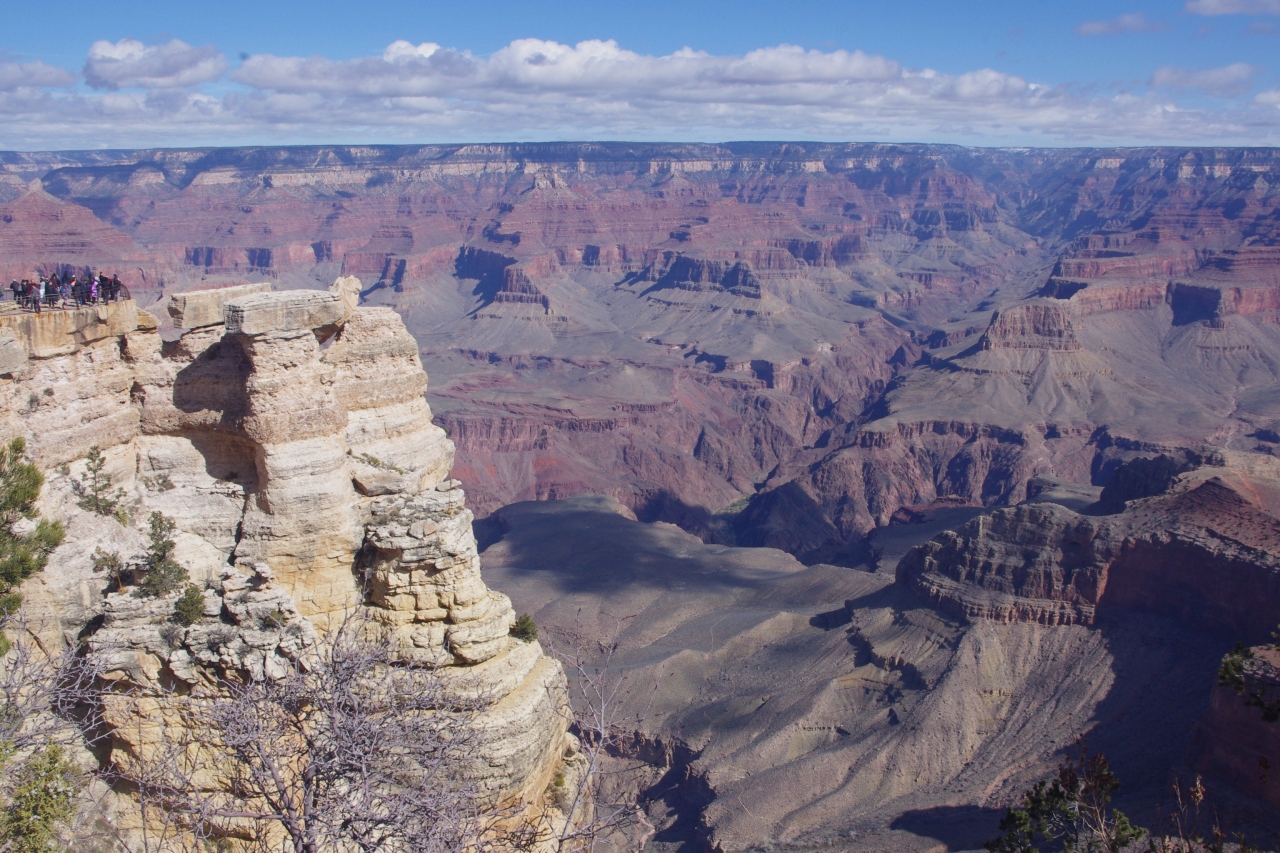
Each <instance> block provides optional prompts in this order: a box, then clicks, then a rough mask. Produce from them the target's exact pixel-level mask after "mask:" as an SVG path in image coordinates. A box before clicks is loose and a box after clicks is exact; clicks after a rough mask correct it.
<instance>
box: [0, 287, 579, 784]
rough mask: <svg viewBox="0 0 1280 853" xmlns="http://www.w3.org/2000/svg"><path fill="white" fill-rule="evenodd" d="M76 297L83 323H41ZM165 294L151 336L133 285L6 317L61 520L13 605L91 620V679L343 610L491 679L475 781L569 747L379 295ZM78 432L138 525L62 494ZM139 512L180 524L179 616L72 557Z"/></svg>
mask: <svg viewBox="0 0 1280 853" xmlns="http://www.w3.org/2000/svg"><path fill="white" fill-rule="evenodd" d="M82 314H83V315H85V316H87V317H90V318H92V319H94V320H95V322H96V323H97V325H84V326H82V327H81V330H80V331H79V332H77V335H78V336H79V337H75V338H74V339H73V340H71V341H69V342H68V343H67V344H66V345H62V344H57V342H56V337H55V336H57V335H66V334H68V333H67V332H66V331H65V330H64V327H65V326H68V324H71V325H75V324H78V323H80V322H81V317H80V315H82ZM172 314H173V316H174V318H175V319H176V320H177V321H178V322H179V323H180V325H181V330H182V334H181V336H180V337H178V338H177V339H176V340H172V341H163V340H162V339H161V337H160V335H159V334H158V332H157V323H156V322H155V319H154V318H152V317H150V316H149V315H146V314H145V313H143V312H137V311H136V309H135V308H134V306H133V304H132V303H130V302H122V303H119V304H114V305H110V306H104V307H99V308H95V309H85V310H82V311H77V312H66V313H61V312H54V313H52V314H48V315H41V316H39V317H30V316H28V317H25V318H23V322H21V323H17V324H11V325H10V328H12V329H13V331H14V333H15V336H14V340H15V342H16V343H17V344H19V345H21V346H23V347H24V349H25V355H26V356H27V357H26V358H24V361H23V363H22V364H21V366H19V367H17V368H16V369H14V370H13V371H12V372H11V373H10V376H9V378H6V379H4V380H0V381H3V382H4V383H5V385H6V386H7V392H6V394H5V395H4V400H5V401H6V403H7V411H6V413H5V415H6V423H7V424H8V426H9V428H10V431H11V433H12V434H22V435H26V436H28V442H29V444H30V446H31V447H32V448H33V452H34V455H35V458H36V459H37V460H38V461H39V462H40V463H41V464H42V466H44V467H46V468H50V469H52V470H50V471H49V472H48V475H49V477H50V482H49V487H48V490H47V491H48V496H47V497H46V505H47V511H48V512H50V513H51V514H53V515H55V516H58V517H62V518H65V519H66V520H67V521H68V523H69V526H70V531H71V535H70V536H69V537H68V540H67V542H66V543H65V544H64V545H63V546H62V547H61V548H60V549H59V551H57V552H55V554H54V555H53V558H52V560H51V563H50V568H49V570H48V571H46V572H45V573H44V574H43V575H42V576H41V577H40V578H38V579H36V580H35V581H33V582H32V583H31V584H29V586H30V590H29V591H27V590H24V591H26V592H27V596H28V601H29V604H30V606H31V608H32V609H33V612H36V613H39V614H41V615H42V616H43V617H46V618H49V619H51V620H56V622H57V628H60V629H61V630H62V631H63V632H65V635H66V636H67V637H73V636H75V635H76V634H78V633H81V632H82V631H85V632H87V633H89V634H90V644H91V645H92V646H93V647H95V648H98V649H99V650H101V651H102V652H103V653H104V654H108V655H109V656H110V661H111V664H110V667H109V671H108V673H107V676H106V677H107V678H108V679H110V680H117V681H120V682H122V683H124V684H129V685H133V686H134V687H137V688H141V689H144V690H146V689H152V688H155V687H158V686H162V685H163V686H167V687H168V686H172V685H174V684H184V683H185V684H187V685H189V686H191V687H195V686H198V685H205V686H208V685H214V684H216V682H217V679H219V678H222V677H231V676H236V677H245V676H251V677H256V678H262V677H266V678H270V677H273V676H278V675H279V674H280V673H282V672H283V671H284V668H285V667H287V666H290V665H291V664H292V663H293V662H296V661H297V660H298V659H299V656H300V655H302V654H303V653H304V651H305V649H306V648H307V646H308V644H309V643H312V642H314V641H315V640H316V638H317V637H318V636H321V635H322V634H323V632H324V631H326V630H328V629H331V628H333V627H335V626H336V624H337V622H339V621H340V620H342V619H343V618H344V617H345V615H346V614H348V613H350V612H352V611H353V610H354V609H363V610H364V611H366V612H367V613H368V614H369V615H370V616H371V617H372V618H373V619H374V620H376V621H377V622H380V623H382V624H384V625H386V626H388V628H389V629H390V630H391V631H392V632H393V639H394V642H395V643H396V647H397V649H398V650H399V654H401V655H402V656H403V658H404V659H406V660H415V661H431V662H433V663H436V664H439V665H440V666H442V667H443V669H442V670H441V672H442V673H443V674H444V677H446V678H455V680H457V681H458V683H459V684H460V685H461V684H465V685H467V686H466V689H467V690H469V691H472V692H474V693H478V694H481V695H484V696H485V697H486V699H487V700H491V702H492V704H490V705H489V706H488V707H487V708H486V710H485V711H484V713H483V714H482V716H481V718H480V719H479V720H478V722H477V723H476V725H478V726H479V727H480V728H481V729H482V730H483V736H482V737H481V739H480V746H479V747H478V748H479V751H480V755H478V756H477V762H476V768H478V774H479V775H478V777H477V782H478V783H479V784H480V786H481V789H482V791H483V793H484V795H485V797H486V798H487V800H488V801H489V802H491V803H504V802H505V803H517V802H524V803H533V802H535V801H537V800H538V799H539V798H540V797H541V795H542V792H543V790H544V789H545V787H546V786H547V784H548V781H549V780H550V778H551V776H552V775H553V774H554V773H555V772H556V771H557V769H558V767H559V766H560V761H561V758H562V754H563V752H564V750H565V748H566V743H567V742H566V741H565V738H566V735H565V730H566V725H567V716H566V714H565V706H564V701H565V693H564V675H563V673H562V671H561V669H560V666H559V664H558V663H556V662H555V661H554V660H552V659H550V658H548V657H546V656H544V655H543V654H542V652H541V649H540V648H539V646H538V645H537V644H536V643H531V644H529V643H523V642H519V641H516V640H514V639H512V638H511V637H510V636H509V634H508V629H509V628H510V626H511V624H512V622H513V621H514V616H513V614H512V611H511V605H510V602H509V601H508V599H507V598H506V597H505V596H502V595H500V594H498V593H495V592H492V591H491V590H489V589H488V587H487V586H486V585H485V583H484V581H483V579H482V578H481V575H480V561H479V558H478V557H477V555H476V543H475V539H474V537H473V536H472V533H471V518H472V516H471V513H470V511H469V510H467V508H466V506H465V496H464V494H463V492H462V490H461V488H459V483H458V481H457V480H452V479H449V469H450V467H451V466H452V463H453V448H452V444H451V442H450V441H449V440H448V438H447V437H446V436H445V434H444V431H443V430H441V429H440V428H439V427H437V426H435V425H434V424H433V423H432V421H431V412H430V410H429V409H428V407H427V404H426V402H425V400H424V399H423V396H422V395H423V391H424V390H425V387H426V375H425V374H424V373H423V371H422V365H421V362H420V361H419V359H418V355H417V347H416V345H415V344H414V341H413V339H412V337H410V336H409V334H408V332H407V331H406V330H405V328H404V325H403V323H402V322H401V321H400V319H399V317H398V316H397V315H396V314H395V313H394V312H393V311H391V310H389V309H385V308H368V309H366V308H359V307H354V306H353V305H352V304H351V301H350V287H349V284H348V285H347V286H345V287H344V283H343V282H342V281H339V282H338V283H337V284H336V285H335V288H334V291H333V292H320V291H310V290H299V291H288V292H282V293H272V292H269V288H266V287H262V286H248V287H240V288H228V289H225V290H213V291H202V292H188V293H184V294H182V295H181V296H179V297H177V298H175V299H174V300H173V302H172ZM138 318H141V319H138ZM89 329H100V330H101V331H100V333H99V332H98V331H95V332H94V333H93V334H87V333H86V330H89ZM42 389H44V390H42ZM90 446H98V447H100V448H101V449H102V452H103V454H104V456H105V457H106V458H107V460H108V463H109V465H108V469H107V471H108V474H109V476H111V478H112V480H113V485H114V486H120V487H123V488H125V489H126V490H127V495H126V496H125V502H124V504H123V505H124V506H125V507H126V508H127V509H128V511H129V513H130V516H131V518H132V519H134V525H135V526H133V527H121V526H120V525H119V524H118V523H117V522H116V521H115V520H113V519H109V518H104V517H93V518H86V517H85V516H86V513H84V512H83V511H81V510H79V509H78V508H76V507H75V503H76V494H75V488H74V487H75V486H76V484H77V482H78V481H79V479H80V478H81V477H83V474H82V471H83V462H81V461H79V460H82V459H83V457H84V455H85V454H86V452H87V450H88V449H89V447H90ZM68 463H69V464H68ZM59 466H61V467H59ZM151 512H161V513H163V514H164V515H166V516H167V517H170V518H172V519H174V521H175V522H176V523H177V531H178V532H177V535H176V536H175V540H176V550H175V557H176V558H177V559H178V561H179V562H180V563H182V564H184V565H185V566H186V567H187V568H188V570H189V571H190V574H191V576H192V579H193V580H194V581H196V582H197V583H198V584H200V585H201V586H203V587H204V588H205V593H204V595H205V616H206V618H205V619H203V620H200V621H198V622H197V623H196V624H194V625H192V626H191V627H188V628H185V629H180V628H177V627H176V626H175V625H174V624H173V623H171V622H168V621H167V617H168V615H169V614H171V613H172V610H173V606H174V603H173V596H169V597H167V598H161V599H144V598H138V597H136V596H134V595H132V594H131V591H129V590H125V591H118V592H108V591H107V590H108V587H109V583H110V579H108V578H107V577H106V576H105V575H103V574H102V573H99V572H96V571H95V569H94V567H93V566H92V565H91V561H90V554H91V553H92V552H93V551H94V550H95V546H99V545H102V546H104V549H105V550H112V551H116V552H117V553H120V554H121V556H122V559H123V560H124V562H125V564H126V567H127V566H128V564H129V563H130V561H131V560H133V559H134V558H133V557H132V556H131V555H133V554H137V553H138V552H139V551H141V550H142V549H141V547H140V546H141V543H142V540H143V538H144V537H143V535H142V533H141V532H140V530H139V529H138V528H139V527H145V522H146V519H147V516H148V514H149V513H151ZM95 616H99V617H100V618H98V619H97V620H96V621H95V620H94V617H95ZM91 622H92V623H93V625H91V626H90V627H89V628H87V629H86V628H85V627H84V626H85V625H86V624H88V623H91ZM49 627H50V626H46V628H49ZM57 628H54V629H53V630H52V631H48V633H49V635H50V638H51V639H54V640H56V639H57V638H58V634H59V631H58V630H57ZM451 674H452V675H451ZM125 709H126V705H125V704H121V703H118V702H117V703H115V704H113V703H112V702H111V701H108V712H109V718H110V719H111V720H112V722H114V723H115V724H116V725H117V727H118V728H117V730H116V732H115V736H114V748H115V749H118V750H122V751H123V752H122V753H121V754H122V755H127V754H131V753H135V752H137V751H138V750H142V749H145V744H144V743H140V742H138V741H137V738H138V736H139V735H137V734H136V731H137V727H132V726H129V725H126V723H127V722H128V720H127V719H125V717H124V716H122V715H126V713H127V712H126V710H125Z"/></svg>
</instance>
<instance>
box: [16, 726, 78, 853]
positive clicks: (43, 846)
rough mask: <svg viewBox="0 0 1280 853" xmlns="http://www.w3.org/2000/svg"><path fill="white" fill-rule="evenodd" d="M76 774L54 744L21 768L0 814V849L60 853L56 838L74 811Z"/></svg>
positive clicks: (66, 758) (70, 763)
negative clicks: (6, 805) (4, 807)
mask: <svg viewBox="0 0 1280 853" xmlns="http://www.w3.org/2000/svg"><path fill="white" fill-rule="evenodd" d="M79 783H80V779H79V773H77V771H76V767H75V765H74V764H72V762H71V759H70V758H69V757H68V756H67V754H66V751H65V750H64V749H63V748H62V747H60V746H58V745H57V744H49V745H48V746H46V747H45V748H44V749H42V750H40V751H39V752H37V753H36V754H35V755H33V756H32V757H31V758H30V759H29V760H28V761H27V763H26V765H25V766H24V767H22V768H21V769H20V770H19V771H18V773H17V778H16V784H15V785H14V787H13V790H12V791H11V792H10V794H9V797H8V800H9V802H8V808H7V809H5V810H4V812H3V813H2V814H0V841H2V842H3V843H2V844H0V849H4V850H8V851H12V853H53V851H57V850H62V849H64V846H63V845H61V844H59V843H58V842H59V835H61V832H62V828H63V826H65V824H66V822H67V820H68V819H69V818H70V817H71V815H72V812H73V811H74V809H75V803H74V800H75V794H76V790H77V789H78V788H79Z"/></svg>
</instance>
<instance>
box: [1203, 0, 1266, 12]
mask: <svg viewBox="0 0 1280 853" xmlns="http://www.w3.org/2000/svg"><path fill="white" fill-rule="evenodd" d="M1185 8H1186V10H1187V11H1188V12H1191V13H1192V14H1194V15H1280V0H1188V1H1187V5H1186V7H1185Z"/></svg>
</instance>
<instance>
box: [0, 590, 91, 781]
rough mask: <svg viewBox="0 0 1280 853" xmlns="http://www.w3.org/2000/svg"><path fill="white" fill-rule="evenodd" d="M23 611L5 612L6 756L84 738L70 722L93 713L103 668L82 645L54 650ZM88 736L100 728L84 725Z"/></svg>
mask: <svg viewBox="0 0 1280 853" xmlns="http://www.w3.org/2000/svg"><path fill="white" fill-rule="evenodd" d="M37 627H38V626H35V625H33V624H32V623H31V621H30V620H29V619H28V618H27V615H26V613H25V612H24V611H21V610H20V611H18V612H17V613H15V614H11V615H8V616H4V617H0V632H3V636H4V637H5V644H6V645H7V646H8V647H9V648H8V650H7V652H5V653H4V654H3V655H0V745H3V751H4V753H5V754H6V755H9V756H14V755H18V756H20V755H23V754H25V753H27V752H29V751H31V750H32V749H36V748H39V747H43V746H46V745H48V744H50V743H58V744H62V745H64V746H71V745H73V744H78V743H80V742H82V740H83V736H84V734H85V732H82V731H81V728H80V727H77V726H76V725H73V724H71V723H72V722H73V721H75V720H77V719H79V720H81V722H84V721H85V719H86V715H91V714H92V712H93V705H94V703H93V702H92V699H93V697H94V696H95V695H96V692H95V689H94V686H95V682H96V680H97V677H98V673H97V672H96V671H95V669H94V667H93V661H91V660H89V659H88V658H86V657H85V656H83V655H81V654H80V653H79V652H78V650H77V649H74V648H68V649H64V650H56V649H50V648H48V647H47V646H46V644H45V643H44V642H43V641H42V640H41V639H40V636H39V634H38V633H37ZM84 728H86V729H87V730H88V733H89V736H90V737H92V732H93V731H94V730H95V727H94V726H92V725H89V726H85V727H84Z"/></svg>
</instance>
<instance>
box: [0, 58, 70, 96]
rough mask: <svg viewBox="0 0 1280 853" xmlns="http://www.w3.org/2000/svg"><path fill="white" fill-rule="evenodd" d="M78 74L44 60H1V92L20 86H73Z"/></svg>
mask: <svg viewBox="0 0 1280 853" xmlns="http://www.w3.org/2000/svg"><path fill="white" fill-rule="evenodd" d="M75 82H76V75H74V74H72V73H71V72H70V71H68V70H67V69H65V68H58V67H57V66H56V65H46V64H44V63H43V62H0V92H9V91H12V90H14V89H19V88H46V87H65V86H71V85H73V84H74V83H75Z"/></svg>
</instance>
